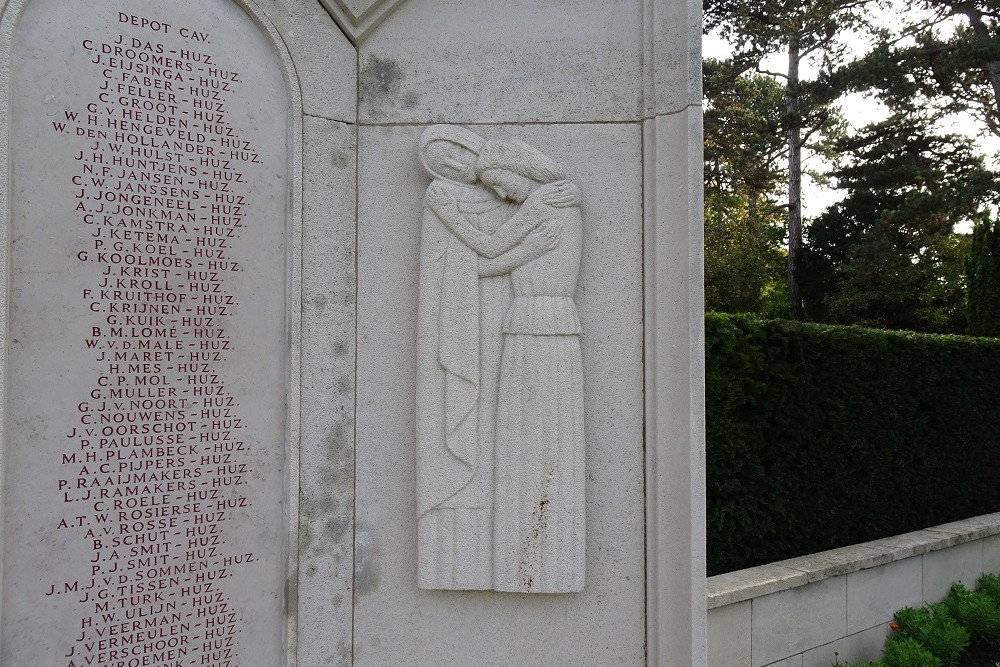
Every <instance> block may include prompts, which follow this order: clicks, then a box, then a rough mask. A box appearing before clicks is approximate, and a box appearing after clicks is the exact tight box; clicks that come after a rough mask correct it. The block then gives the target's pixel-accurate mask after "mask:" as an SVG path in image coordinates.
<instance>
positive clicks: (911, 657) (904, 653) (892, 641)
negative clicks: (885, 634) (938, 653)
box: [885, 636, 942, 667]
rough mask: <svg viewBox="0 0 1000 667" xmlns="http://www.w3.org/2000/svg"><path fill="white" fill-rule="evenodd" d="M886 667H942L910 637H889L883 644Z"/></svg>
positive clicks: (938, 661) (936, 659)
mask: <svg viewBox="0 0 1000 667" xmlns="http://www.w3.org/2000/svg"><path fill="white" fill-rule="evenodd" d="M885 664H886V666H887V667H942V665H941V661H940V660H939V659H938V658H936V657H935V656H934V655H932V654H931V653H930V651H928V650H927V649H925V648H924V647H923V646H921V645H920V642H918V641H917V640H915V639H913V638H911V637H902V638H899V639H897V638H896V637H895V636H893V637H890V638H889V640H888V641H887V642H886V643H885Z"/></svg>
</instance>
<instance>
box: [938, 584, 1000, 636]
mask: <svg viewBox="0 0 1000 667" xmlns="http://www.w3.org/2000/svg"><path fill="white" fill-rule="evenodd" d="M944 605H945V607H947V608H948V613H949V614H950V615H951V617H952V618H954V619H955V620H956V621H957V622H958V624H959V625H961V626H962V627H963V628H965V629H966V630H968V631H969V635H970V636H971V637H972V639H974V640H975V641H978V642H982V643H984V644H989V645H990V646H998V645H1000V605H997V603H996V602H995V601H994V600H993V598H991V597H990V596H989V595H987V594H986V593H984V592H981V591H977V592H975V593H973V592H972V591H970V590H969V589H967V588H966V587H965V586H963V585H962V584H952V586H951V592H950V593H949V594H948V597H947V598H945V600H944Z"/></svg>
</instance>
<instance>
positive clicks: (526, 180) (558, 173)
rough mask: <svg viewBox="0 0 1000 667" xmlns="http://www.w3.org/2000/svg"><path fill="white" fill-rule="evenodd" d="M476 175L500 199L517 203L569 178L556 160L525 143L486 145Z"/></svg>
mask: <svg viewBox="0 0 1000 667" xmlns="http://www.w3.org/2000/svg"><path fill="white" fill-rule="evenodd" d="M476 173H478V174H479V180H480V181H482V183H483V185H485V186H486V187H488V188H489V189H491V190H493V191H494V192H496V193H497V196H499V197H500V198H501V199H509V200H511V201H514V202H517V203H519V204H520V203H523V202H524V200H526V199H527V198H528V196H529V195H530V194H531V193H532V192H533V191H534V190H535V188H537V187H538V186H539V185H542V184H544V183H551V182H553V181H559V180H562V179H564V178H566V172H565V171H563V168H562V167H560V166H559V165H558V164H557V163H556V162H555V161H554V160H552V159H551V158H549V157H548V156H547V155H545V154H544V153H542V152H541V151H539V150H538V149H537V148H533V147H531V146H529V145H528V144H526V143H524V142H523V141H518V140H517V139H513V140H510V141H487V142H486V143H485V144H484V145H483V147H482V149H481V150H480V151H479V159H478V160H477V161H476Z"/></svg>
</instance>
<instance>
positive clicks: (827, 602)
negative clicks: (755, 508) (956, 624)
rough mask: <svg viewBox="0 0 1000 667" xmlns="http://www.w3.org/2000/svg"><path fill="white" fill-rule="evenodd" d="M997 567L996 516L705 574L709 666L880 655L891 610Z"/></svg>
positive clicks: (811, 663) (774, 666) (936, 596)
mask: <svg viewBox="0 0 1000 667" xmlns="http://www.w3.org/2000/svg"><path fill="white" fill-rule="evenodd" d="M983 572H992V573H1000V513H996V514H986V515H983V516H979V517H974V518H971V519H966V520H963V521H955V522H953V523H947V524H944V525H941V526H934V527H933V528H927V529H925V530H918V531H916V532H913V533H906V534H905V535H897V536H895V537H888V538H885V539H881V540H875V541H874V542H866V543H864V544H856V545H853V546H849V547H844V548H841V549H834V550H832V551H824V552H822V553H816V554H811V555H809V556H802V557H799V558H792V559H789V560H784V561H779V562H776V563H769V564H768V565H761V566H760V567H753V568H749V569H746V570H740V571H738V572H730V573H727V574H720V575H718V576H715V577H710V578H709V580H708V610H709V611H708V664H709V666H710V667H830V665H832V664H834V662H835V661H836V660H838V659H839V660H840V661H841V662H858V661H864V660H873V659H875V658H878V657H880V656H881V655H882V645H883V643H884V641H885V637H886V633H887V632H888V631H889V630H888V623H889V621H891V620H892V615H893V613H894V612H895V611H896V610H897V609H899V608H901V607H906V606H909V607H918V606H920V605H922V604H924V603H926V602H936V601H938V600H941V599H942V598H944V597H945V596H946V595H947V594H948V589H949V587H950V586H951V584H952V582H955V581H961V582H962V583H964V584H966V585H967V586H969V587H974V586H975V584H976V580H977V579H978V578H979V576H980V575H981V574H982V573H983Z"/></svg>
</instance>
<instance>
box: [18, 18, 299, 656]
mask: <svg viewBox="0 0 1000 667" xmlns="http://www.w3.org/2000/svg"><path fill="white" fill-rule="evenodd" d="M43 4H45V3H43ZM185 4H186V3H185ZM209 4H212V3H209ZM218 4H219V8H218V9H217V11H216V12H213V11H212V10H211V9H210V10H209V11H207V12H203V11H199V9H198V8H195V7H189V8H187V10H186V11H185V9H184V8H175V9H177V10H178V11H176V12H170V14H169V15H164V16H155V17H154V16H150V15H149V11H148V9H145V11H144V8H143V5H142V3H121V2H119V3H101V7H100V8H99V9H90V10H88V11H87V14H88V20H86V21H83V22H82V24H81V25H77V26H75V27H74V29H72V30H70V31H69V34H72V35H73V36H74V38H73V42H72V44H69V45H68V46H69V47H71V48H62V49H60V48H58V47H56V50H57V51H61V52H63V53H65V62H64V63H63V64H62V66H63V67H64V68H65V70H66V71H69V72H72V76H71V77H70V78H71V79H72V82H71V84H68V86H67V87H69V88H70V91H69V93H70V94H68V95H66V94H63V93H64V91H59V90H58V86H56V87H54V88H53V90H55V91H56V92H55V93H54V97H55V99H52V98H51V97H50V98H49V99H47V100H46V101H47V102H48V104H47V105H46V111H45V113H37V112H36V113H33V114H32V113H27V112H25V113H22V114H21V115H20V116H18V114H16V113H15V120H14V121H13V123H14V126H15V128H17V127H20V128H24V129H25V130H26V131H28V132H30V133H31V134H32V136H36V137H37V138H38V141H39V146H38V148H37V149H35V151H34V153H36V154H40V155H42V156H43V159H42V160H41V161H40V163H35V165H34V166H33V167H30V166H28V164H29V163H30V162H32V161H33V160H34V155H33V154H32V153H29V152H28V151H27V150H26V149H22V150H20V151H19V150H18V149H17V147H16V146H15V148H14V150H13V155H14V167H13V170H14V174H13V175H12V180H13V182H14V184H15V187H16V186H17V185H18V180H19V176H20V177H21V179H22V180H23V183H24V184H25V185H26V186H27V188H26V189H25V190H23V191H22V190H21V189H20V188H18V190H17V191H18V193H21V192H31V191H34V195H33V196H32V195H26V196H24V197H23V198H22V199H20V200H19V199H18V197H17V196H15V199H14V206H13V209H14V220H13V222H12V228H13V236H14V239H13V241H14V250H13V257H12V285H13V287H14V296H13V302H14V307H13V312H14V315H13V316H12V320H13V322H12V329H13V333H12V337H13V338H15V339H17V340H15V341H13V342H14V345H13V348H12V351H11V366H12V369H13V373H12V376H11V381H10V385H14V384H17V383H18V382H20V381H21V380H23V381H24V383H25V384H27V385H29V388H28V391H27V396H26V397H25V398H22V399H15V398H12V406H11V408H10V414H11V419H12V420H13V423H12V426H11V427H10V428H9V429H8V430H9V432H10V433H9V436H8V445H7V446H8V448H9V449H10V450H11V452H13V451H14V450H16V449H20V448H27V447H34V448H35V452H34V455H33V456H31V457H30V458H31V461H30V462H29V461H25V462H24V467H25V468H27V469H28V470H26V471H25V473H26V474H29V475H33V476H34V478H35V483H34V484H32V487H33V488H32V490H31V491H25V492H24V493H25V496H30V501H28V502H27V503H25V505H24V509H25V511H24V512H19V513H18V515H19V516H13V515H12V514H11V510H10V505H11V503H10V501H8V517H7V519H6V522H7V523H6V526H7V531H8V533H10V532H13V533H14V534H15V535H18V538H17V539H18V541H19V542H22V543H23V542H29V541H30V540H32V539H35V540H38V539H41V544H39V545H35V546H34V547H33V546H32V545H30V544H22V545H21V547H20V548H21V549H22V550H24V552H25V553H24V554H23V555H24V556H28V557H29V560H35V559H34V558H33V557H31V556H30V552H31V551H32V550H33V549H34V548H37V546H43V545H47V546H46V547H45V548H46V549H47V550H51V549H57V552H55V553H50V554H49V555H48V556H47V558H48V559H50V564H51V566H50V567H48V568H46V569H45V571H43V572H42V573H41V575H40V576H39V575H38V574H36V573H31V572H29V571H28V570H27V569H24V568H26V567H29V566H30V562H28V563H24V564H23V565H19V564H18V563H19V562H20V559H18V558H16V557H15V558H13V560H14V561H15V563H14V566H13V567H14V569H15V570H16V571H17V572H19V574H18V573H17V572H15V576H16V577H17V579H18V581H20V583H17V584H11V583H10V580H11V578H12V577H11V573H10V568H9V567H8V571H7V572H6V573H5V580H6V581H5V587H7V588H9V587H10V585H15V586H19V587H23V588H24V591H25V593H24V594H25V595H26V596H27V598H28V600H27V602H28V603H29V604H28V605H27V606H28V607H30V606H31V604H34V605H38V604H39V601H42V602H41V604H42V606H44V607H46V608H50V609H52V610H53V611H52V613H53V614H54V617H55V620H54V623H56V624H57V625H58V627H56V628H54V632H55V635H54V637H53V639H52V640H51V646H50V647H48V650H50V651H51V654H46V655H45V658H46V662H45V664H52V665H56V664H59V665H64V666H65V667H82V666H84V665H87V666H107V667H139V666H145V665H152V666H159V667H167V666H170V667H181V666H184V667H187V666H194V665H198V666H201V667H236V666H243V667H246V666H248V665H250V666H252V665H257V664H279V663H280V657H279V656H280V655H281V653H280V649H279V642H278V639H277V638H279V637H280V634H281V623H282V620H281V618H282V615H281V612H282V609H283V602H282V597H283V590H282V588H281V586H282V583H281V582H282V580H283V576H282V567H283V565H282V564H283V563H284V549H285V545H284V543H283V539H282V538H281V537H280V536H281V535H282V531H281V529H282V527H283V515H282V507H281V505H282V503H281V499H282V497H283V483H284V482H283V480H284V472H283V465H284V450H285V445H284V439H285V421H286V419H285V412H284V401H285V382H286V377H285V375H286V365H285V361H284V355H285V354H286V353H285V348H286V343H285V313H284V300H283V299H284V289H285V241H284V231H285V209H286V206H287V193H286V187H287V183H286V182H285V179H283V172H284V171H285V170H286V169H287V166H286V165H287V152H286V151H287V149H286V147H285V144H284V142H285V134H286V133H287V130H286V128H285V123H286V122H287V120H286V114H287V111H286V109H285V108H283V106H284V105H282V104H278V105H275V104H274V103H273V102H267V101H263V102H261V101H259V98H260V97H261V90H260V89H259V86H260V85H261V84H262V80H267V81H266V84H265V91H266V89H267V86H270V87H271V88H274V87H275V85H276V84H277V85H280V84H281V80H280V72H277V73H276V72H275V71H273V70H274V69H275V68H274V66H273V65H271V66H264V67H261V66H259V65H256V64H254V63H253V62H252V61H253V60H254V58H253V57H249V58H248V57H246V56H245V50H246V49H247V45H246V44H244V43H240V40H241V39H242V38H243V36H242V35H239V34H236V35H234V34H232V33H233V31H234V30H235V29H234V28H227V27H225V26H224V25H222V24H221V21H220V13H223V12H225V11H227V10H226V9H224V8H223V5H224V4H226V3H218ZM37 11H41V9H38V10H37ZM53 11H55V12H56V13H59V10H53ZM157 11H159V10H157ZM69 14H72V12H69ZM203 14H204V19H203V20H204V25H202V24H201V23H199V20H198V18H197V17H199V16H201V15H203ZM180 17H184V18H180ZM27 18H28V17H27V16H26V17H25V18H24V19H22V21H26V20H27ZM243 19H244V21H243V23H244V27H243V30H246V31H254V30H255V27H254V26H253V25H252V24H249V23H248V21H247V19H246V17H245V16H244V17H243ZM227 30H228V31H229V34H222V33H223V32H225V31H227ZM257 39H258V41H259V40H260V38H259V37H258V38H257ZM249 51H251V52H252V49H249ZM248 61H250V64H249V65H248ZM31 69H32V66H31V65H30V64H28V65H26V66H25V68H24V70H23V71H24V72H25V73H26V74H28V73H29V72H30V70H31ZM262 69H263V70H264V71H263V72H261V70H262ZM62 74H65V72H63V73H62ZM49 78H50V79H53V78H54V79H56V80H58V82H59V83H61V82H62V81H63V79H62V78H61V77H60V76H59V74H58V73H56V74H52V75H49ZM39 85H40V84H39V83H38V82H37V81H36V82H33V83H32V84H31V87H32V88H36V87H37V86H39ZM14 92H15V94H16V93H17V92H19V91H17V89H16V86H15V90H14ZM40 92H41V91H40ZM46 92H49V93H50V95H53V93H52V91H46ZM275 96H276V97H277V98H278V99H279V101H280V100H281V95H280V94H277V95H275ZM36 97H38V96H37V95H36ZM275 107H276V109H275ZM264 114H271V115H275V116H277V118H276V119H274V120H267V119H265V120H262V119H264V118H265V116H264ZM264 130H267V131H268V132H274V133H276V134H277V140H275V138H274V137H272V136H264V134H263V131H264ZM16 142H17V138H16V135H15V136H14V138H13V139H12V144H14V143H16ZM18 158H21V162H23V164H24V168H23V171H21V172H20V174H19V173H18V169H19V167H20V166H21V165H20V164H19V160H18ZM46 165H50V166H46ZM276 181H277V182H276ZM39 195H40V196H39ZM19 202H20V203H21V204H22V206H20V207H19V206H18V204H19ZM19 244H22V246H21V247H19ZM39 262H42V265H43V266H46V267H48V268H49V269H50V270H48V271H39V270H38V267H39ZM47 294H48V295H52V297H53V298H52V299H51V300H49V301H48V302H47V303H48V305H49V308H48V309H47V311H43V310H39V309H38V308H37V306H33V305H29V304H28V302H29V301H30V302H32V303H36V302H37V301H38V300H39V299H45V298H46V295H47ZM54 328H57V329H59V332H58V333H57V334H56V335H46V334H45V333H44V332H46V331H51V330H52V329H54ZM22 342H23V345H22V344H21V343H22ZM63 345H65V346H67V347H65V348H63V349H59V347H58V346H63ZM272 357H273V358H272ZM275 358H276V359H275ZM38 364H41V365H42V366H43V368H44V367H46V366H48V367H50V368H49V372H48V373H47V374H46V373H43V376H44V377H42V378H40V379H39V380H34V381H33V380H32V379H31V378H30V377H27V376H28V375H30V373H28V366H30V365H38ZM60 365H61V366H62V368H58V366H60ZM54 366H55V367H54ZM19 369H21V372H19ZM53 373H55V374H53ZM53 383H57V386H53ZM9 391H10V394H11V395H12V396H13V395H14V394H15V393H16V392H18V388H17V387H14V386H11V388H10V390H9ZM32 396H34V398H32ZM42 396H44V397H45V398H44V400H42ZM26 421H34V422H35V423H36V424H41V422H44V426H41V427H39V428H36V429H35V431H34V433H33V435H34V438H32V437H30V436H29V434H28V433H26V432H25V429H24V428H22V427H21V426H23V425H24V424H25V423H26ZM60 431H61V436H60V435H59V432H60ZM34 439H37V442H34V441H33V440H34ZM7 474H8V475H9V476H10V475H11V471H10V470H8V473H7ZM8 479H9V477H8ZM8 493H9V494H10V492H8ZM14 493H15V494H16V491H15V492H14ZM13 504H14V505H18V504H19V503H18V501H17V500H16V499H15V500H14V502H13ZM12 522H16V523H18V525H15V526H13V527H12V526H11V523H12ZM21 524H24V525H21ZM29 534H30V535H35V537H34V538H32V537H30V536H28V535H29ZM15 556H16V554H15ZM36 564H37V561H36ZM25 577H27V581H21V580H22V579H24V578H25ZM8 592H9V591H8ZM5 597H7V596H5ZM30 613H31V612H30V610H29V609H20V606H19V605H18V606H17V607H16V608H14V607H13V606H12V605H6V604H5V621H6V620H7V618H10V619H11V621H12V622H15V623H16V622H17V619H18V618H24V617H26V615H28V614H30ZM36 613H37V612H36ZM36 630H37V629H36ZM18 631H21V632H24V631H26V630H15V631H14V632H18ZM7 639H8V641H7V642H5V643H6V644H10V643H11V641H10V638H9V637H8V638H7ZM15 643H16V642H15ZM8 648H9V647H7V648H5V652H6V651H7V650H8ZM35 650H38V648H37V647H36V649H35ZM39 664H41V663H39Z"/></svg>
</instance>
